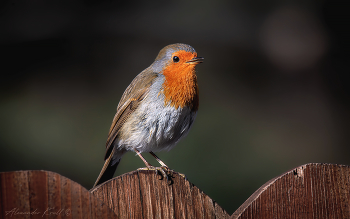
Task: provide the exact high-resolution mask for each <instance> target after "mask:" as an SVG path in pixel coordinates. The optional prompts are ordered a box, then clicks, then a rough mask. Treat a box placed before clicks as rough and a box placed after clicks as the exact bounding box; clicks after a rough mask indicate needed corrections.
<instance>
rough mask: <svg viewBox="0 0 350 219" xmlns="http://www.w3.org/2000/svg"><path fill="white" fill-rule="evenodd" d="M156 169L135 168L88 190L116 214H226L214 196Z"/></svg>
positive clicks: (142, 215) (143, 216)
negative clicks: (165, 177)
mask: <svg viewBox="0 0 350 219" xmlns="http://www.w3.org/2000/svg"><path fill="white" fill-rule="evenodd" d="M160 178H161V176H159V175H157V174H156V172H155V171H147V170H141V171H134V172H130V173H127V174H124V175H122V176H119V177H116V178H113V179H112V180H109V181H107V182H105V183H104V184H101V185H99V186H98V187H96V188H94V189H92V190H90V192H91V193H93V194H95V195H96V196H97V197H99V198H100V199H101V200H103V201H104V202H105V203H106V204H108V205H109V207H110V208H111V209H113V211H114V212H115V214H116V215H117V216H118V217H119V218H229V215H228V214H227V213H226V211H225V210H223V209H222V208H221V207H220V206H219V205H218V204H217V203H216V202H215V201H214V200H212V199H211V198H210V197H209V196H207V195H206V194H205V193H204V192H203V191H201V190H200V189H198V188H197V187H196V186H194V185H193V184H192V183H190V182H189V181H188V180H186V179H184V178H183V177H182V176H180V175H179V174H178V173H174V175H173V178H172V180H173V183H172V184H171V185H169V183H168V181H167V180H166V179H160Z"/></svg>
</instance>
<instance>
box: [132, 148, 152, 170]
mask: <svg viewBox="0 0 350 219" xmlns="http://www.w3.org/2000/svg"><path fill="white" fill-rule="evenodd" d="M134 151H135V152H136V154H137V155H138V156H139V157H140V158H141V160H142V161H143V162H144V163H145V165H146V167H147V168H154V167H153V166H152V165H151V164H150V163H148V162H147V160H146V159H145V158H144V157H143V156H142V155H141V153H140V151H138V150H137V149H135V148H134Z"/></svg>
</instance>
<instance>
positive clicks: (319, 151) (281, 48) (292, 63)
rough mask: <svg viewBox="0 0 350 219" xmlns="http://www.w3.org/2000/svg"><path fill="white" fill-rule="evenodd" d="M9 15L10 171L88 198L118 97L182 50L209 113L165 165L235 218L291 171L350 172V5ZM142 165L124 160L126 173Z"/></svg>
mask: <svg viewBox="0 0 350 219" xmlns="http://www.w3.org/2000/svg"><path fill="white" fill-rule="evenodd" d="M0 18H1V19H0V30H1V34H0V46H1V51H2V56H3V58H2V59H1V73H2V74H1V75H2V77H1V84H0V85H1V94H0V95H1V99H0V121H1V122H0V145H1V146H0V171H15V170H33V169H42V170H49V171H54V172H57V173H59V174H62V175H63V176H66V177H69V178H70V179H72V180H74V181H76V182H78V183H80V184H82V185H83V186H85V187H86V188H88V189H89V188H91V187H92V185H93V183H94V181H95V179H96V177H97V175H98V174H99V172H100V170H101V168H102V165H103V157H104V153H105V141H106V138H107V134H108V130H109V127H110V124H111V122H112V118H113V116H114V113H115V111H116V107H117V105H118V102H119V99H120V97H121V95H122V93H123V92H124V90H125V88H126V87H127V86H128V85H129V83H130V82H131V80H132V79H133V78H134V77H135V76H136V75H137V74H138V73H139V72H141V71H142V70H143V69H145V68H146V67H148V66H149V65H150V64H151V63H152V62H153V60H154V59H155V57H156V56H157V54H158V52H159V50H160V49H161V48H163V47H164V46H166V45H168V44H172V43H178V42H181V43H186V44H190V45H192V46H193V47H194V48H195V49H196V50H197V52H198V55H199V56H202V57H204V58H205V61H204V63H203V64H201V65H199V66H198V68H197V70H198V71H197V72H198V81H199V88H200V108H199V112H198V115H197V119H196V121H195V123H194V126H193V128H192V130H191V131H190V133H189V135H188V136H187V137H186V138H185V139H184V140H182V141H181V142H180V143H179V144H178V145H177V147H175V148H174V149H173V150H171V151H170V152H160V153H157V154H158V155H159V156H160V157H161V158H162V160H163V161H164V162H165V163H166V164H167V165H168V166H170V167H171V168H173V169H174V170H175V171H178V172H181V173H184V174H186V175H187V176H188V178H189V180H190V181H191V182H192V183H194V184H195V185H196V186H198V187H199V188H200V189H201V190H203V191H204V192H205V193H206V194H208V195H209V196H210V197H211V198H213V199H215V200H216V201H217V202H218V203H219V205H221V206H222V207H223V208H225V209H226V210H227V211H228V213H230V214H231V213H233V212H234V211H235V210H236V209H237V208H238V207H239V206H240V205H241V204H242V203H243V202H244V201H245V200H246V199H247V198H248V197H249V196H250V195H251V194H252V193H253V192H254V191H255V190H257V189H258V188H259V187H260V186H261V185H262V184H264V183H265V182H266V181H268V180H270V179H271V178H273V177H275V176H277V175H280V174H282V173H283V172H285V171H288V170H290V169H292V168H294V167H297V166H299V165H302V164H306V163H310V162H327V163H338V164H348V165H349V164H350V157H349V151H350V148H349V146H348V140H349V134H350V133H349V132H350V129H349V125H348V124H349V121H350V118H349V91H350V89H349V79H348V77H347V75H348V74H349V72H350V71H349V61H350V59H349V54H350V53H349V39H350V37H349V33H348V24H349V15H348V10H347V8H346V7H344V5H342V4H341V3H340V2H337V1H308V0H307V1H271V0H269V1H258V0H251V1H243V0H238V1H226V0H218V1H198V0H197V1H171V2H170V1H168V2H165V1H152V2H149V1H129V2H127V1H123V2H120V1H100V2H99V3H95V2H94V1H23V0H22V1H14V0H13V1H3V2H2V3H1V5H0ZM145 156H146V158H148V160H149V161H150V162H151V163H152V164H154V165H156V164H157V163H156V161H155V160H154V159H153V158H152V157H150V156H148V155H145ZM143 166H144V164H143V163H142V161H141V160H140V159H139V158H138V157H136V156H135V154H134V153H128V154H127V155H126V156H125V157H124V158H123V159H122V162H121V164H120V166H119V167H118V169H117V173H116V174H117V175H120V174H123V173H126V172H129V171H132V170H135V169H136V168H139V167H143Z"/></svg>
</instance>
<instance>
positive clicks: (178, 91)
mask: <svg viewBox="0 0 350 219" xmlns="http://www.w3.org/2000/svg"><path fill="white" fill-rule="evenodd" d="M202 61H203V58H201V57H197V53H196V51H195V50H194V49H193V48H192V47H191V46H190V45H186V44H172V45H168V46H166V47H164V48H163V49H162V50H160V52H159V54H158V56H157V57H156V59H155V60H154V62H153V63H152V64H151V65H150V66H149V67H148V68H146V69H145V70H143V71H142V72H141V73H140V74H139V75H137V76H136V77H135V78H134V80H133V81H132V82H131V84H130V85H129V86H128V87H127V88H126V90H125V91H124V94H123V96H122V98H121V100H120V102H119V104H118V107H117V113H116V114H115V116H114V118H113V122H112V125H111V128H110V130H109V134H108V138H107V143H106V154H105V158H104V159H105V163H104V165H103V167H102V170H101V173H100V174H99V176H98V178H97V180H96V182H95V185H94V187H95V186H97V185H99V184H101V183H103V182H105V181H107V180H109V179H111V178H113V175H114V172H115V170H116V169H117V166H118V164H119V162H120V159H121V158H122V157H123V155H124V154H125V153H126V152H127V151H134V152H136V154H137V155H138V156H139V157H140V158H141V159H142V161H143V162H144V163H145V165H146V168H142V169H150V170H158V171H161V172H162V173H163V175H164V174H165V171H169V170H170V169H169V168H168V166H167V165H165V163H164V162H163V161H161V160H160V159H159V158H158V157H157V156H156V155H155V154H154V153H153V152H154V151H161V150H170V149H171V148H173V147H174V146H175V145H176V143H178V142H179V140H180V139H181V138H183V137H185V136H186V135H187V133H188V131H189V130H190V128H191V126H192V124H193V122H194V119H195V117H196V114H197V111H198V104H199V102H198V101H199V96H198V86H197V76H196V72H195V67H196V65H197V64H198V63H201V62H202ZM144 152H149V153H150V154H151V155H152V156H154V157H155V159H156V160H157V161H158V162H159V163H160V165H161V167H153V166H152V165H151V164H149V163H148V162H147V161H146V160H145V158H144V157H143V156H142V155H141V153H144Z"/></svg>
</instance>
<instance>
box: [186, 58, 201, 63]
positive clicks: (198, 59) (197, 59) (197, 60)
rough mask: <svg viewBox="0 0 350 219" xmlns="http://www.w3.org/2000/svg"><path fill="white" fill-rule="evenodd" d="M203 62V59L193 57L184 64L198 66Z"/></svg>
mask: <svg viewBox="0 0 350 219" xmlns="http://www.w3.org/2000/svg"><path fill="white" fill-rule="evenodd" d="M203 60H204V58H203V57H194V58H193V59H191V60H190V61H187V62H186V63H189V64H199V63H202V62H203Z"/></svg>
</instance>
